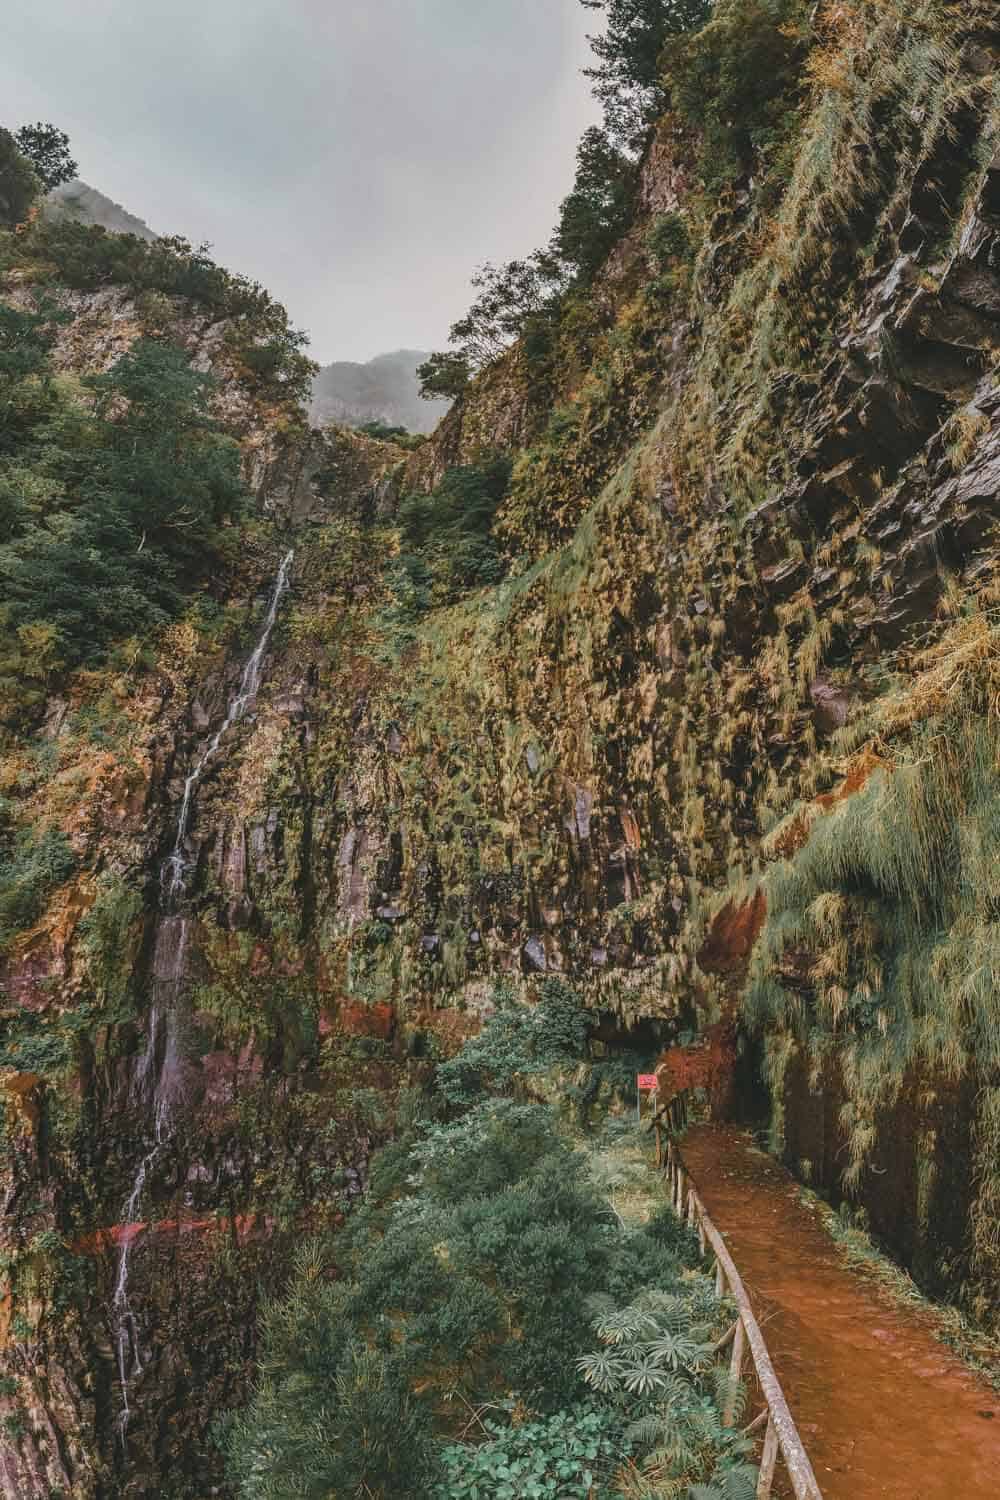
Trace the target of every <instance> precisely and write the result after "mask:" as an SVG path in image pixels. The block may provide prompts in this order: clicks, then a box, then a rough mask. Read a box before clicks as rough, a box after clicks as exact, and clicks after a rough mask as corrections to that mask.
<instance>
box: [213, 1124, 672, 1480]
mask: <svg viewBox="0 0 1000 1500" xmlns="http://www.w3.org/2000/svg"><path fill="white" fill-rule="evenodd" d="M681 1234H682V1236H683V1235H684V1234H685V1231H683V1229H682V1230H681ZM692 1253H693V1254H695V1255H696V1253H697V1249H696V1242H695V1245H694V1251H693V1252H692V1247H691V1243H690V1236H687V1238H686V1240H685V1241H684V1246H683V1249H682V1251H681V1253H680V1254H678V1253H677V1252H676V1251H675V1250H674V1249H673V1248H671V1246H670V1245H669V1244H668V1243H667V1241H666V1240H665V1239H663V1238H661V1237H658V1235H657V1232H656V1230H655V1228H654V1229H640V1230H637V1231H635V1232H632V1233H630V1234H628V1235H623V1234H622V1233H621V1232H620V1230H619V1229H618V1227H617V1226H616V1223H615V1221H614V1217H613V1215H612V1214H611V1212H610V1209H609V1206H608V1204H607V1202H606V1200H605V1199H604V1198H603V1196H602V1195H601V1193H600V1192H599V1191H597V1189H596V1188H595V1187H594V1185H593V1184H592V1182H591V1180H590V1177H589V1173H588V1170H587V1166H586V1162H585V1159H584V1158H583V1156H582V1155H581V1154H580V1153H577V1152H574V1151H573V1150H571V1149H570V1148H569V1146H568V1145H567V1144H566V1143H565V1141H563V1139H562V1138H561V1136H560V1134H559V1129H558V1124H557V1119H556V1116H555V1115H554V1113H553V1112H552V1111H551V1110H550V1109H549V1108H548V1107H546V1106H544V1105H540V1104H524V1103H518V1102H516V1101H515V1100H510V1099H499V1100H487V1101H486V1102H484V1103H482V1104H479V1105H478V1106H477V1107H476V1108H474V1109H472V1110H468V1111H467V1112H466V1113H464V1114H463V1115H461V1116H460V1118H458V1119H457V1120H454V1121H452V1122H450V1123H448V1124H441V1123H434V1122H430V1123H425V1124H423V1125H421V1126H419V1127H417V1128H416V1129H415V1130H414V1131H413V1133H412V1134H411V1135H410V1136H409V1137H408V1138H407V1139H404V1140H402V1141H399V1142H397V1143H395V1144H393V1145H392V1146H390V1147H388V1148H386V1150H385V1151H383V1152H381V1153H380V1154H379V1156H378V1157H377V1158H376V1160H375V1162H374V1163H373V1170H372V1173H371V1181H370V1187H369V1195H368V1198H367V1200H366V1202H365V1204H364V1205H363V1206H362V1208H361V1209H360V1210H359V1211H358V1212H357V1213H356V1214H355V1215H354V1216H353V1217H352V1219H351V1220H349V1222H348V1224H347V1226H346V1227H345V1229H344V1230H342V1231H341V1232H340V1234H339V1235H338V1237H337V1239H336V1240H335V1241H334V1242H333V1244H332V1246H331V1247H330V1250H329V1251H328V1252H327V1254H326V1255H322V1254H319V1253H315V1254H313V1255H312V1256H311V1257H310V1258H307V1259H304V1260H303V1262H302V1263H301V1265H300V1267H299V1271H298V1274H297V1276H296V1278H295V1281H294V1283H293V1286H292V1287H291V1289H290V1292H289V1295H288V1297H287V1298H286V1299H283V1300H282V1301H281V1302H280V1303H278V1304H276V1305H274V1306H273V1307H272V1308H271V1309H270V1310H269V1312H268V1315H267V1318H266V1319H265V1324H264V1330H263V1333H264V1355H263V1361H262V1367H261V1373H262V1383H261V1386H260V1388H259V1389H258V1392H257V1395H256V1396H255V1399H254V1401H253V1403H252V1405H251V1407H250V1408H249V1410H248V1412H247V1413H246V1415H245V1417H244V1418H242V1419H241V1420H239V1421H238V1422H236V1423H234V1424H233V1425H232V1427H231V1428H230V1430H229V1433H228V1435H227V1437H226V1440H225V1441H226V1446H227V1448H228V1451H229V1453H230V1458H231V1461H232V1465H233V1473H234V1476H235V1477H236V1479H237V1481H238V1483H239V1484H240V1485H241V1490H242V1493H243V1494H245V1495H247V1496H250V1495H253V1496H255V1497H257V1496H273V1497H278V1496H288V1497H291V1496H293V1495H299V1494H309V1495H313V1494H315V1495H316V1496H317V1497H319V1496H321V1495H324V1496H325V1495H329V1494H333V1495H340V1494H345V1495H347V1494H353V1493H355V1490H354V1489H353V1488H351V1486H352V1485H354V1484H356V1483H357V1482H359V1476H362V1477H363V1482H364V1483H365V1484H367V1485H368V1487H369V1491H370V1493H371V1494H372V1495H373V1496H376V1497H381V1496H386V1497H388V1496H393V1495H396V1494H398V1493H401V1492H405V1493H412V1494H414V1495H420V1494H424V1493H430V1494H434V1495H441V1494H444V1493H451V1491H450V1490H446V1489H445V1488H444V1486H445V1484H452V1485H453V1484H457V1483H460V1482H462V1479H463V1474H462V1468H461V1463H460V1459H461V1453H460V1452H459V1451H453V1452H452V1453H451V1455H450V1457H448V1458H446V1457H445V1453H446V1452H447V1445H446V1446H445V1448H444V1450H442V1449H441V1447H440V1446H437V1445H431V1442H430V1440H431V1439H432V1437H433V1436H434V1435H435V1434H437V1435H438V1436H439V1437H441V1438H448V1437H449V1435H450V1436H451V1447H452V1448H454V1449H456V1450H457V1449H458V1448H459V1447H460V1446H461V1445H455V1444H454V1432H453V1427H452V1414H455V1415H457V1414H458V1413H459V1412H462V1413H467V1409H468V1406H469V1405H472V1406H475V1404H476V1403H484V1402H490V1403H496V1402H497V1401H499V1400H501V1399H503V1400H506V1401H508V1402H510V1403H516V1402H517V1401H521V1402H522V1404H525V1405H527V1406H528V1407H530V1408H531V1409H532V1410H534V1411H536V1412H540V1413H543V1414H544V1413H557V1412H563V1413H574V1412H576V1413H577V1414H578V1415H579V1412H578V1407H577V1403H578V1402H579V1398H580V1395H581V1381H580V1375H579V1374H578V1372H577V1369H576V1363H575V1361H576V1360H577V1359H578V1358H579V1357H580V1356H582V1355H583V1354H584V1353H585V1352H586V1349H587V1345H588V1341H589V1337H590V1333H589V1321H588V1315H587V1311H586V1309H585V1307H584V1305H583V1300H582V1295H583V1293H584V1291H594V1290H597V1291H604V1292H605V1293H606V1294H607V1295H608V1296H611V1297H618V1298H624V1299H626V1300H628V1299H630V1298H634V1297H635V1296H636V1295H637V1293H638V1292H639V1290H640V1288H641V1287H642V1286H643V1285H645V1284H646V1283H647V1281H649V1282H653V1283H654V1284H656V1285H657V1286H660V1287H663V1288H665V1289H666V1290H667V1291H668V1292H670V1291H673V1292H676V1293H677V1294H678V1295H682V1293H683V1288H684V1286H685V1282H684V1279H683V1276H684V1267H685V1265H686V1264H688V1263H689V1260H690V1257H691V1255H692ZM328 1265H329V1266H330V1267H331V1269H332V1268H333V1267H334V1266H335V1268H336V1280H335V1281H330V1280H328V1279H326V1276H325V1274H324V1272H325V1269H326V1267H327V1266H328ZM511 1329H516V1330H517V1337H515V1338H511V1337H510V1330H511ZM358 1369H362V1370H364V1371H365V1372H367V1374H366V1382H367V1383H366V1382H359V1381H358V1379H357V1371H358ZM348 1407H349V1415H350V1421H349V1423H348V1421H347V1420H346V1417H345V1419H343V1420H342V1418H341V1412H342V1411H344V1412H345V1413H346V1412H347V1411H348ZM510 1409H513V1406H511V1407H510ZM626 1417H627V1413H625V1414H622V1415H616V1417H615V1421H616V1422H617V1424H618V1428H619V1438H618V1439H614V1438H613V1437H612V1434H613V1431H614V1422H613V1421H611V1420H610V1419H608V1418H607V1417H605V1418H604V1419H602V1421H601V1424H600V1429H599V1432H598V1433H596V1434H595V1432H592V1431H591V1428H590V1424H585V1425H584V1426H583V1427H581V1428H579V1429H577V1417H576V1416H573V1417H572V1418H567V1424H568V1425H564V1424H563V1423H562V1422H560V1421H555V1422H553V1423H552V1424H551V1426H549V1425H548V1424H543V1426H544V1427H545V1430H546V1432H547V1433H548V1434H549V1439H550V1449H549V1450H548V1451H549V1452H550V1454H551V1453H554V1452H555V1450H556V1449H557V1448H558V1445H559V1444H560V1443H570V1444H571V1445H572V1444H573V1443H578V1442H579V1441H584V1442H585V1443H587V1444H590V1443H592V1440H593V1439H594V1438H595V1436H596V1437H597V1439H598V1442H597V1446H598V1451H599V1452H601V1451H602V1443H603V1442H604V1440H605V1439H607V1441H608V1442H611V1443H615V1444H617V1450H621V1449H622V1447H623V1444H622V1442H621V1440H620V1429H621V1425H622V1423H623V1421H624V1420H626ZM382 1421H389V1422H390V1423H396V1422H398V1423H399V1424H400V1427H401V1430H403V1431H404V1432H405V1434H406V1441H407V1442H412V1443H413V1445H414V1454H415V1474H416V1478H415V1479H414V1480H413V1481H412V1485H413V1487H412V1488H411V1489H407V1490H405V1491H400V1489H399V1488H394V1485H395V1486H398V1484H399V1476H398V1472H396V1471H393V1469H392V1467H391V1466H392V1463H393V1462H394V1461H397V1462H398V1459H395V1457H394V1452H393V1450H392V1448H391V1447H390V1446H388V1445H387V1444H386V1443H385V1440H384V1439H382V1438H380V1436H379V1433H380V1432H381V1431H382V1428H381V1427H380V1423H381V1422H382ZM463 1422H464V1418H463ZM574 1432H575V1436H574ZM493 1437H494V1438H495V1440H496V1441H497V1443H498V1444H499V1445H500V1447H499V1448H498V1450H497V1454H498V1460H497V1461H498V1463H499V1462H500V1461H501V1459H500V1456H499V1455H500V1454H501V1453H502V1452H507V1453H509V1454H510V1455H511V1456H514V1455H515V1453H516V1450H517V1448H518V1439H517V1438H516V1437H515V1436H513V1435H512V1436H511V1437H510V1438H509V1439H506V1438H502V1434H501V1433H500V1432H496V1433H494V1434H493ZM396 1451H397V1452H398V1448H397V1450H396ZM568 1451H572V1448H571V1449H570V1450H567V1449H565V1448H564V1450H563V1454H562V1457H563V1459H564V1460H565V1459H566V1454H567V1452H568ZM608 1451H610V1450H608ZM578 1457H580V1455H579V1454H578ZM475 1462H476V1463H478V1462H479V1460H478V1459H476V1460H475ZM482 1462H483V1463H484V1464H487V1465H488V1464H489V1462H490V1460H489V1457H488V1455H486V1456H484V1458H483V1460H482ZM590 1464H591V1459H590V1458H589V1456H587V1455H586V1454H584V1455H583V1456H582V1457H580V1466H579V1470H578V1472H577V1473H576V1474H574V1475H573V1476H572V1478H571V1477H570V1476H567V1475H565V1474H562V1475H561V1474H559V1473H558V1472H557V1473H556V1474H555V1475H549V1476H547V1477H548V1478H553V1477H554V1478H556V1479H565V1480H566V1483H567V1484H571V1483H573V1482H574V1481H579V1479H580V1476H581V1475H582V1473H583V1471H584V1469H585V1468H586V1467H588V1466H590ZM549 1467H551V1465H549ZM539 1482H541V1481H539ZM324 1485H325V1486H326V1489H324V1488H323V1486H324ZM480 1493H486V1494H488V1493H491V1492H490V1491H488V1490H485V1491H480ZM497 1493H503V1491H497ZM515 1493H518V1492H517V1491H515ZM525 1493H526V1494H530V1493H532V1491H531V1490H530V1489H527V1490H525ZM539 1493H541V1494H546V1493H560V1492H559V1491H558V1490H556V1491H550V1490H546V1489H542V1490H541V1491H539ZM563 1493H567V1494H570V1493H577V1491H576V1490H573V1489H567V1490H564V1491H563Z"/></svg>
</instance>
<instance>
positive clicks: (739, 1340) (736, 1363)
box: [722, 1318, 747, 1427]
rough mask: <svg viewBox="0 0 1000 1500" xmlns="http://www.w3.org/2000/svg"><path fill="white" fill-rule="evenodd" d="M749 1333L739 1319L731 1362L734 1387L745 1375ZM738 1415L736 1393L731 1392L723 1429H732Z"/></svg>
mask: <svg viewBox="0 0 1000 1500" xmlns="http://www.w3.org/2000/svg"><path fill="white" fill-rule="evenodd" d="M746 1341H747V1333H746V1329H745V1328H744V1327H743V1319H742V1318H739V1319H738V1320H737V1323H736V1332H735V1334H734V1335H733V1357H732V1359H731V1360H730V1361H729V1378H730V1380H731V1381H732V1384H733V1386H734V1387H735V1386H736V1385H738V1384H739V1381H740V1378H741V1376H742V1374H743V1351H744V1349H745V1348H746ZM735 1413H736V1391H735V1389H733V1390H731V1391H730V1392H729V1395H728V1397H727V1398H726V1409H725V1411H724V1412H723V1413H722V1425H723V1427H732V1425H733V1417H734V1415H735Z"/></svg>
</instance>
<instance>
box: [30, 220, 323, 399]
mask: <svg viewBox="0 0 1000 1500" xmlns="http://www.w3.org/2000/svg"><path fill="white" fill-rule="evenodd" d="M16 267H28V268H30V269H31V271H32V273H33V275H34V276H35V277H36V278H37V279H40V280H43V281H44V280H45V279H48V280H50V281H51V282H52V283H53V285H58V286H65V287H71V288H72V289H73V290H75V291H81V292H91V291H97V290H99V289H100V288H101V287H107V286H118V287H122V288H124V289H126V290H128V291H129V292H131V293H133V294H134V295H136V296H137V297H145V298H146V299H147V300H149V299H152V302H153V304H154V307H155V299H156V297H157V296H162V297H177V298H184V299H186V300H187V301H188V302H190V303H191V304H193V305H194V306H196V307H200V308H204V309H205V310H207V311H208V312H209V313H210V314H211V315H212V317H213V318H215V319H220V320H221V319H225V320H227V323H228V327H227V330H226V344H227V347H229V348H230V349H231V350H232V352H233V355H234V356H235V358H236V359H237V360H238V361H239V363H240V366H241V373H242V374H243V376H244V379H246V381H247V382H248V384H250V385H252V386H253V387H254V388H255V389H256V390H258V391H259V392H260V394H261V395H262V396H265V397H267V398H268V399H270V400H273V401H280V402H284V403H295V402H300V401H304V400H305V399H306V398H307V396H308V394H309V391H310V388H311V383H312V377H313V375H314V374H315V372H316V369H317V366H316V365H315V364H314V363H313V361H312V360H310V359H309V358H308V357H307V356H306V354H305V353H304V349H305V345H306V343H307V342H308V340H307V338H306V335H305V334H304V333H302V332H300V331H298V330H296V329H293V328H291V327H290V326H289V323H288V317H287V314H286V312H285V309H284V308H283V307H282V306H281V304H280V303H278V302H275V300H274V299H273V297H272V296H271V295H270V293H269V292H267V291H266V290H265V288H264V287H263V286H261V284H260V282H257V281H252V280H250V279H249V278H248V277H246V276H240V275H238V274H236V273H234V272H232V271H227V270H225V269H224V268H223V267H222V266H219V265H217V264H216V263H215V261H213V260H212V258H211V256H210V255H209V254H208V247H207V246H206V245H199V246H195V245H192V244H191V243H190V242H189V241H188V240H186V239H184V238H183V237H181V236H177V235H174V236H167V235H164V236H162V237H160V238H158V239H155V240H152V241H149V240H143V239H139V238H138V237H137V236H136V235H132V234H115V233H112V232H111V231H109V230H106V229H102V228H100V227H99V226H97V225H88V224H78V223H75V222H74V221H73V220H71V219H66V218H62V219H56V220H53V219H47V218H39V219H36V220H35V221H34V222H33V223H32V224H31V225H30V226H29V227H28V228H27V229H26V230H25V231H24V233H22V234H20V235H18V236H17V237H16V239H15V238H8V239H7V240H6V242H5V241H4V240H3V239H0V273H2V272H3V271H4V270H7V269H13V268H16Z"/></svg>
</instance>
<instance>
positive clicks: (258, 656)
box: [112, 550, 294, 1443]
mask: <svg viewBox="0 0 1000 1500" xmlns="http://www.w3.org/2000/svg"><path fill="white" fill-rule="evenodd" d="M293 557H294V551H292V550H289V551H288V552H286V553H285V555H284V557H283V558H282V560H281V565H280V567H279V568H278V573H277V577H276V578H275V581H274V587H273V589H272V590H271V596H270V600H269V602H268V607H267V614H266V615H265V617H264V625H263V628H262V630H261V633H260V636H259V637H258V640H257V644H256V646H255V647H254V649H253V652H252V653H251V655H250V656H249V657H248V659H247V661H246V664H245V665H244V667H243V672H242V675H241V677H240V684H239V687H238V689H237V691H236V694H235V696H234V697H233V698H231V699H230V701H229V705H228V707H227V709H226V716H225V718H224V719H223V721H222V724H221V725H220V726H219V728H218V729H217V730H216V732H215V734H214V735H213V736H212V738H211V739H210V740H209V742H208V744H207V746H206V747H205V749H204V750H203V751H202V754H201V756H200V757H199V759H198V760H197V761H196V763H195V765H194V768H193V770H192V771H191V772H190V774H189V775H188V776H187V777H186V778H185V781H184V792H183V795H182V797H181V806H180V811H179V813H178V815H177V824H176V828H175V832H174V842H173V846H172V848H171V850H170V853H169V854H168V855H167V857H166V859H165V860H164V862H163V865H162V868H161V870H160V915H159V919H158V921H157V927H156V943H155V946H154V950H153V984H152V998H151V1001H150V1007H149V1015H148V1018H147V1023H146V1046H145V1049H144V1051H143V1054H142V1057H141V1058H140V1059H139V1062H138V1064H137V1066H136V1070H135V1074H134V1077H133V1080H132V1090H133V1094H134V1095H135V1096H136V1097H137V1098H138V1099H139V1101H140V1102H141V1103H142V1104H143V1105H144V1106H145V1107H146V1109H147V1112H148V1118H149V1122H150V1132H149V1136H148V1137H147V1139H148V1140H149V1141H150V1145H149V1149H148V1150H147V1151H146V1153H145V1155H144V1156H143V1158H142V1160H141V1161H140V1163H139V1166H138V1169H137V1171H136V1174H135V1177H134V1178H133V1180H132V1188H131V1191H130V1192H129V1195H128V1197H127V1198H126V1200H125V1203H124V1205H123V1207H122V1215H121V1221H122V1225H123V1228H124V1229H125V1231H126V1232H125V1235H124V1237H123V1240H122V1245H121V1250H120V1252H119V1256H118V1274H117V1277H116V1280H115V1294H114V1299H113V1303H112V1307H113V1313H114V1321H115V1329H116V1332H115V1349H116V1354H117V1359H118V1377H119V1381H120V1383H121V1409H120V1411H119V1416H118V1432H119V1437H120V1439H121V1441H122V1442H123V1443H124V1441H125V1435H126V1433H127V1431H128V1423H129V1417H130V1415H131V1411H130V1407H129V1390H130V1385H131V1382H132V1381H133V1380H134V1379H135V1377H136V1376H137V1375H138V1374H139V1373H140V1371H141V1369H142V1351H141V1348H140V1345H139V1334H138V1328H137V1326H136V1319H135V1315H134V1313H133V1311H132V1306H131V1302H130V1300H129V1256H130V1253H131V1249H132V1239H133V1236H131V1235H130V1234H129V1233H128V1227H129V1226H130V1225H132V1224H134V1223H135V1222H136V1216H137V1214H138V1212H139V1208H140V1205H141V1202H142V1196H143V1193H144V1191H145V1188H146V1181H147V1179H148V1177H149V1173H150V1169H151V1168H152V1166H153V1164H154V1162H155V1161H156V1158H157V1157H158V1156H159V1154H160V1152H161V1151H162V1150H163V1148H164V1147H165V1146H166V1145H167V1144H168V1142H169V1140H170V1137H171V1131H172V1123H173V1113H174V1100H175V1097H176V1095H177V1093H178V1091H179V1089H180V1086H181V1073H182V1069H181V1056H180V1048H179V1045H178V1034H177V1032H178V1011H179V1002H180V999H181V990H182V988H183V984H184V974H185V968H186V963H187V945H188V929H189V923H188V919H187V917H185V916H183V915H181V914H180V913H179V911H178V907H179V905H180V903H181V902H182V901H183V899H184V896H185V895H186V893H187V880H188V876H189V874H190V866H189V863H188V858H187V852H186V844H187V838H188V833H189V830H190V826H191V816H192V813H193V811H194V797H195V792H196V791H197V788H198V783H199V782H200V781H201V778H202V776H203V775H204V773H205V770H206V768H207V767H208V765H209V763H210V762H211V761H212V760H213V758H214V757H215V755H216V754H217V752H218V750H219V746H220V745H221V744H222V740H223V737H224V736H225V734H226V732H227V731H228V730H229V729H231V728H232V727H233V725H234V724H238V723H239V722H240V721H241V720H242V719H244V718H246V715H247V713H248V711H249V710H250V708H251V707H252V705H253V703H254V700H255V699H256V697H257V692H258V689H259V688H260V676H261V666H262V664H263V660H264V655H265V653H266V651H267V647H268V643H269V641H270V639H271V632H272V630H273V629H274V622H275V620H276V619H277V617H278V609H279V607H280V605H281V600H282V598H283V596H284V595H285V594H286V593H287V591H288V575H289V572H290V569H291V566H292V559H293Z"/></svg>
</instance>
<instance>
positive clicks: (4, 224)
mask: <svg viewBox="0 0 1000 1500" xmlns="http://www.w3.org/2000/svg"><path fill="white" fill-rule="evenodd" d="M41 190H42V184H41V180H40V178H39V176H38V174H37V172H36V171H35V170H34V168H33V167H32V165H31V162H30V161H29V160H28V158H27V157H26V156H25V155H24V154H23V153H22V152H21V151H19V150H18V148H17V142H16V141H15V139H14V137H13V136H12V135H11V133H10V131H9V130H4V129H3V127H2V126H0V228H3V229H13V227H14V225H15V224H21V223H23V222H24V220H25V219H26V218H27V216H28V211H29V210H30V208H31V205H32V204H33V203H34V201H35V199H36V198H37V197H38V195H39V193H40V192H41Z"/></svg>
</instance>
